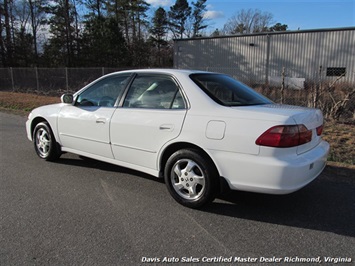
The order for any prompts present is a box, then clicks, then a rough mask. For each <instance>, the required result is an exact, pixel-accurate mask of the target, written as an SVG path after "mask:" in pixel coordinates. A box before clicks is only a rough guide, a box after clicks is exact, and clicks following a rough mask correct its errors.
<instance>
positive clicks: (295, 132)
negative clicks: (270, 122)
mask: <svg viewBox="0 0 355 266" xmlns="http://www.w3.org/2000/svg"><path fill="white" fill-rule="evenodd" d="M311 140H312V131H311V130H308V129H307V128H306V127H305V126H304V125H292V126H274V127H272V128H270V129H268V130H266V131H265V132H264V133H263V134H262V135H261V136H260V137H259V138H258V139H257V140H256V141H255V143H256V144H257V145H260V146H267V147H279V148H288V147H294V146H299V145H302V144H305V143H307V142H310V141H311Z"/></svg>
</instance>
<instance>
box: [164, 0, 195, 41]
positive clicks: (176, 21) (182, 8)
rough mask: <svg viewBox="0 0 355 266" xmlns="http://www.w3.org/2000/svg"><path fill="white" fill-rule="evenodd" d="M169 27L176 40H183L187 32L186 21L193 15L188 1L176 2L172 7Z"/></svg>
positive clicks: (180, 0) (178, 0)
mask: <svg viewBox="0 0 355 266" xmlns="http://www.w3.org/2000/svg"><path fill="white" fill-rule="evenodd" d="M168 14H169V25H170V29H171V31H172V33H173V35H174V38H180V39H182V38H183V37H184V33H185V31H186V21H187V19H188V18H189V16H190V14H191V7H190V6H189V3H188V2H187V0H176V2H175V4H174V5H173V6H171V7H170V11H169V13H168Z"/></svg>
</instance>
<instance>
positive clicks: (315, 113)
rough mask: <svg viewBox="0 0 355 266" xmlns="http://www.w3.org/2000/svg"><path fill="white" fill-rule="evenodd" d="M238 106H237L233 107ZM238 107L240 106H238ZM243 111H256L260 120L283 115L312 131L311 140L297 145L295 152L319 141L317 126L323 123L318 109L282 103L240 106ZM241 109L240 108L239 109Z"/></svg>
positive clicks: (288, 121)
mask: <svg viewBox="0 0 355 266" xmlns="http://www.w3.org/2000/svg"><path fill="white" fill-rule="evenodd" d="M233 108H236V109H237V108H238V107H233ZM239 108H240V107H239ZM242 108H243V109H244V110H245V111H247V110H248V111H253V112H256V113H258V114H257V115H258V117H259V119H261V120H274V119H275V121H277V120H278V119H276V118H277V117H284V118H285V120H284V121H287V123H288V124H290V125H291V124H299V125H302V124H303V125H304V126H306V127H307V129H308V130H311V131H312V140H311V141H310V142H308V143H306V144H303V145H300V146H297V154H302V153H304V152H307V151H309V150H311V149H313V148H314V147H316V146H317V145H318V144H319V143H320V141H321V136H318V135H317V127H320V126H322V125H323V114H322V112H321V111H320V110H319V109H314V108H307V107H299V106H293V105H283V104H266V105H256V106H246V107H242ZM239 110H242V109H239Z"/></svg>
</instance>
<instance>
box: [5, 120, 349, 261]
mask: <svg viewBox="0 0 355 266" xmlns="http://www.w3.org/2000/svg"><path fill="white" fill-rule="evenodd" d="M25 121H26V118H25V117H22V116H17V115H12V114H6V113H0V138H1V139H0V144H1V151H0V265H149V264H155V265H163V264H167V263H168V262H170V263H172V264H175V265H178V264H185V265H187V264H192V263H194V264H196V265H201V264H213V265H223V264H236V263H243V264H244V265H247V264H252V263H254V264H255V263H257V264H261V263H266V262H272V263H275V262H276V263H278V262H279V263H281V264H283V265H284V264H295V263H296V264H298V263H302V262H309V263H311V264H312V263H317V262H320V263H322V264H325V263H326V262H331V263H333V264H334V263H335V262H339V261H340V260H341V261H343V262H344V261H345V260H347V263H346V264H351V263H355V262H354V261H355V170H354V169H343V168H339V167H335V166H327V168H326V170H325V171H324V172H323V174H322V175H321V176H320V177H319V178H318V179H316V180H315V181H314V182H312V183H311V184H310V185H309V186H307V187H306V188H304V189H302V190H300V191H298V192H296V193H293V194H290V195H283V196H272V195H263V194H254V193H246V192H230V193H227V194H226V195H223V196H221V197H220V198H218V199H216V200H215V201H214V202H213V203H212V204H210V205H209V206H207V207H205V208H204V209H202V210H192V209H188V208H185V207H183V206H180V205H179V204H177V203H176V202H175V201H174V200H173V199H172V197H171V196H170V195H169V193H168V191H167V189H166V187H165V184H164V182H163V181H161V180H159V179H156V178H154V177H151V176H149V175H145V174H142V173H139V172H136V171H132V170H129V169H126V168H122V167H119V166H115V165H110V164H106V163H103V162H99V161H95V160H90V159H86V158H81V157H79V156H77V155H73V154H64V155H62V157H61V158H60V159H59V160H58V161H56V162H46V161H43V160H41V159H39V158H38V156H37V155H36V153H35V151H34V148H33V144H32V143H31V142H30V141H28V140H27V138H26V133H25ZM317 260H318V261H317ZM349 260H350V261H351V262H350V261H349ZM309 263H308V264H309ZM327 265H330V264H327ZM338 265H339V264H338ZM340 265H341V264H340Z"/></svg>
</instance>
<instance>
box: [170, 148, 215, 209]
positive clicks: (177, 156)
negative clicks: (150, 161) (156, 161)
mask: <svg viewBox="0 0 355 266" xmlns="http://www.w3.org/2000/svg"><path fill="white" fill-rule="evenodd" d="M164 179H165V183H166V185H167V188H168V190H169V192H170V194H171V195H172V197H173V198H174V199H175V200H176V201H177V202H179V203H180V204H182V205H184V206H187V207H190V208H200V207H202V206H203V205H205V204H207V203H209V202H211V201H213V200H214V199H215V197H216V193H217V191H218V187H219V182H218V172H217V170H216V168H215V166H214V164H213V162H212V161H211V160H210V159H209V158H207V157H206V156H203V155H201V154H200V153H199V152H198V151H197V150H194V149H184V150H179V151H177V152H175V153H173V154H172V155H171V156H170V158H169V159H168V161H167V163H166V166H165V172H164Z"/></svg>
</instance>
